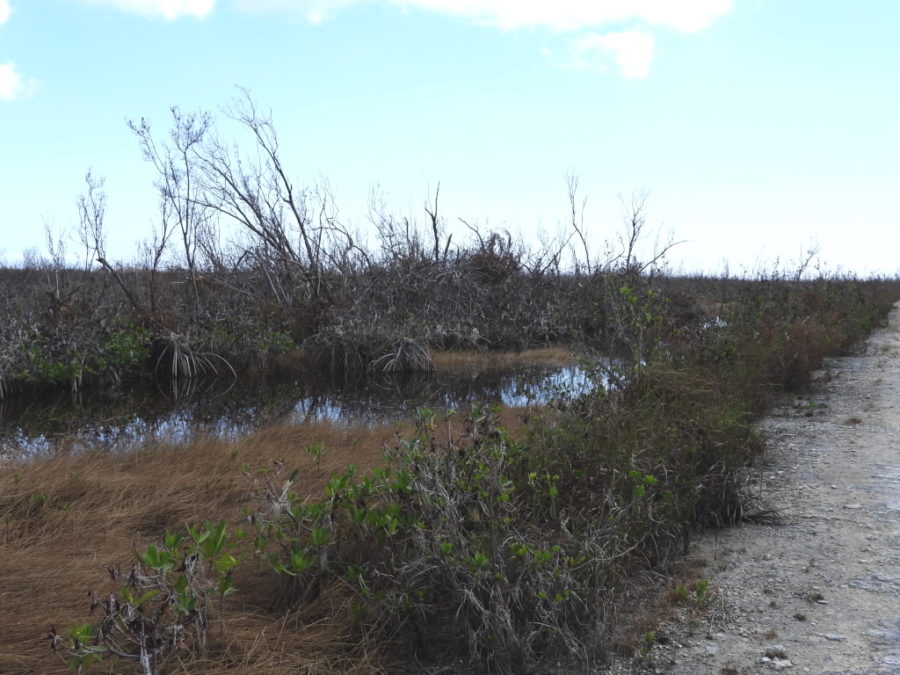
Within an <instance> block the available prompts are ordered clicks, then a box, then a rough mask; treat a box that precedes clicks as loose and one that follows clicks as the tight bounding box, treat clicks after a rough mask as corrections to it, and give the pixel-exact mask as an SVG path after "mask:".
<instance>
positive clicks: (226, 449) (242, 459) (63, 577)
mask: <svg viewBox="0 0 900 675" xmlns="http://www.w3.org/2000/svg"><path fill="white" fill-rule="evenodd" d="M395 433H396V429H394V428H392V427H387V428H380V429H352V430H343V429H337V428H334V427H331V426H329V425H324V424H318V425H304V426H296V427H281V428H271V429H265V430H262V431H260V432H259V433H256V434H254V435H252V436H250V437H247V438H244V439H240V440H237V441H233V442H227V441H220V440H207V441H202V442H199V443H196V444H194V445H192V446H190V447H188V448H172V447H158V448H153V449H148V450H143V451H140V452H135V453H133V454H128V455H123V456H118V457H116V456H109V455H103V454H99V453H96V454H82V455H79V456H73V457H56V458H52V459H47V460H44V461H39V462H35V463H31V464H24V465H18V466H16V465H7V466H4V467H3V468H2V469H0V673H56V672H66V668H65V666H64V664H63V663H62V662H61V660H60V657H59V655H57V654H54V653H51V650H50V647H49V641H48V640H47V638H46V635H47V631H48V629H49V628H50V627H51V626H56V627H58V628H59V629H60V631H64V630H65V629H67V628H68V625H69V623H70V622H72V621H80V622H84V621H87V620H88V619H89V618H90V617H89V615H88V605H89V603H88V589H89V588H94V589H96V590H97V591H98V593H104V592H108V591H110V590H112V588H111V587H110V584H111V582H110V581H109V576H108V574H107V572H106V567H107V566H108V565H122V566H123V567H125V568H126V569H127V566H128V565H129V564H130V553H131V551H132V549H134V548H136V547H138V546H142V545H146V543H148V542H150V541H153V540H155V539H157V538H159V537H160V536H161V535H162V533H163V531H164V530H167V529H169V530H172V529H178V528H181V527H183V526H185V525H187V524H190V523H198V522H202V521H204V520H218V519H220V518H225V519H226V520H227V521H228V522H229V524H230V525H231V527H232V528H233V527H234V526H235V525H236V524H237V523H239V521H240V519H241V517H242V513H241V511H242V508H243V507H245V506H248V505H249V503H250V494H249V485H248V483H247V482H246V481H245V480H244V479H243V477H242V467H243V466H244V465H247V466H250V467H260V466H270V465H271V463H272V461H273V460H282V461H284V462H286V463H287V464H289V465H290V466H297V467H300V468H301V474H300V477H299V478H298V482H297V486H298V489H299V490H302V491H305V492H307V493H308V494H310V495H316V494H319V493H320V492H321V490H322V486H323V485H324V482H325V480H326V478H327V476H328V475H329V474H330V473H331V472H334V471H338V470H342V469H344V468H346V467H347V466H348V465H349V464H354V465H356V466H358V467H359V468H360V469H366V468H369V467H373V466H375V465H376V464H378V463H379V462H380V461H381V455H380V450H381V447H382V443H383V442H385V441H387V442H390V441H391V440H392V437H393V436H394V434H395ZM316 443H324V444H325V445H326V446H327V448H328V452H327V453H326V454H325V455H324V456H323V457H321V459H320V460H317V458H315V457H313V456H311V455H310V454H308V453H306V452H305V448H307V447H309V446H311V445H314V444H316ZM243 567H244V570H243V572H242V573H241V575H240V576H239V577H238V578H237V579H236V585H237V586H238V591H239V592H238V593H236V594H234V595H233V596H231V597H230V598H229V599H228V602H227V603H226V607H225V611H224V613H223V619H224V629H223V627H222V624H221V623H218V622H214V623H213V625H212V628H211V635H210V642H209V648H208V650H207V651H208V653H207V654H206V655H205V656H203V657H202V658H200V659H195V660H191V661H190V662H187V661H186V662H185V663H184V664H181V665H178V666H177V667H175V668H174V669H173V672H190V673H201V672H223V671H225V670H229V671H232V672H246V673H281V672H284V673H288V672H290V673H298V672H309V673H338V672H348V671H350V670H353V671H354V672H357V671H358V672H370V673H375V672H380V671H381V666H380V665H379V663H380V662H382V659H381V658H378V659H376V658H374V656H373V654H372V653H370V651H371V650H368V649H367V647H366V645H365V644H364V642H363V643H362V644H361V641H360V639H359V636H355V635H352V634H351V633H352V625H351V623H350V622H349V621H330V620H328V619H329V616H330V615H331V614H336V615H340V614H344V615H346V614H347V612H346V610H345V611H343V612H342V611H341V608H340V603H341V602H342V600H341V598H335V597H332V598H331V599H330V600H327V599H326V600H323V601H322V602H323V603H326V604H325V605H323V606H321V607H318V608H307V611H305V612H304V615H305V616H304V617H303V618H304V619H305V618H307V617H308V616H310V612H313V613H315V614H318V615H319V617H318V620H315V621H311V622H309V623H306V622H304V623H303V624H302V625H301V624H300V623H299V618H298V617H296V616H285V615H284V613H283V612H280V611H276V610H274V609H273V607H274V606H275V604H276V603H275V602H274V600H275V598H274V597H273V593H275V592H277V588H276V587H275V586H274V585H273V583H272V579H271V577H272V575H270V574H266V573H265V571H264V570H263V568H262V567H260V568H259V569H255V566H254V565H253V564H252V563H251V564H249V565H245V566H243ZM329 602H330V603H331V605H332V606H328V605H327V603H329ZM101 671H102V669H101Z"/></svg>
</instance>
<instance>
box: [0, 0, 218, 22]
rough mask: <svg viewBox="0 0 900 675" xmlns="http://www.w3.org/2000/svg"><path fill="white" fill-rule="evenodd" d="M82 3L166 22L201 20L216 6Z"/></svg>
mask: <svg viewBox="0 0 900 675" xmlns="http://www.w3.org/2000/svg"><path fill="white" fill-rule="evenodd" d="M3 1H4V0H0V2H3ZM82 2H85V3H87V4H90V5H99V6H105V7H112V8H114V9H118V10H122V11H125V12H133V13H135V14H142V15H144V16H149V17H162V18H164V19H167V20H168V21H174V20H175V19H179V18H181V17H182V16H193V17H195V18H198V19H203V18H205V17H206V16H208V15H209V14H210V13H211V12H212V11H213V9H215V6H216V0H82Z"/></svg>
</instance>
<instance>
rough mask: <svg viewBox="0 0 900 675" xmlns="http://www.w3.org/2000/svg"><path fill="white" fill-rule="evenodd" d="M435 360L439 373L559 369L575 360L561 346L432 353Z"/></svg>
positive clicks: (432, 358) (570, 353) (569, 352)
mask: <svg viewBox="0 0 900 675" xmlns="http://www.w3.org/2000/svg"><path fill="white" fill-rule="evenodd" d="M431 360H432V362H433V363H434V367H435V368H436V369H437V370H438V371H439V372H450V373H454V372H463V373H471V372H473V371H480V372H491V371H495V370H511V369H514V368H522V367H528V366H540V367H546V368H558V367H562V366H570V365H572V364H573V363H575V358H574V356H572V352H571V351H569V350H567V349H562V348H560V347H547V348H545V349H527V350H525V351H521V352H494V351H490V352H488V351H452V352H438V351H433V352H431Z"/></svg>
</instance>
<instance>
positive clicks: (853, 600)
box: [606, 303, 900, 675]
mask: <svg viewBox="0 0 900 675" xmlns="http://www.w3.org/2000/svg"><path fill="white" fill-rule="evenodd" d="M813 391H814V393H813V394H811V395H810V396H809V397H808V398H805V399H796V400H788V401H785V402H784V403H783V404H782V405H781V406H779V407H778V408H777V409H776V410H775V411H773V413H772V415H771V416H770V417H769V418H767V419H766V420H764V421H763V423H762V428H763V429H764V431H765V433H766V434H767V435H768V437H769V438H770V448H769V450H767V452H766V454H765V455H764V457H763V458H762V462H761V465H760V466H759V467H758V468H757V469H755V470H754V472H753V475H752V476H749V477H748V480H749V481H750V482H751V483H753V487H754V488H755V489H759V492H760V495H761V496H762V497H763V498H764V500H765V502H766V504H767V505H769V506H771V507H774V508H776V509H778V510H779V511H780V512H781V514H782V520H781V522H780V523H779V524H777V525H743V526H741V527H738V528H734V529H730V530H723V531H719V532H714V533H710V534H708V535H705V536H703V537H702V538H700V539H699V540H697V541H696V542H694V545H693V546H692V550H691V558H693V559H695V560H696V561H698V564H700V565H702V568H701V569H700V575H701V577H702V578H705V579H708V580H709V589H710V590H709V591H708V592H707V593H705V594H704V596H703V597H702V598H700V599H698V597H697V596H696V594H695V593H693V592H691V594H690V597H689V598H688V599H687V600H686V601H685V602H684V603H683V604H684V605H685V607H683V608H681V607H678V608H676V610H675V613H676V618H675V619H672V620H670V621H668V622H667V623H663V625H661V626H660V627H659V628H658V629H657V630H656V631H655V633H654V636H655V638H656V640H655V641H652V640H650V639H648V648H647V650H646V651H647V653H646V654H645V655H644V658H643V659H636V660H634V661H631V662H627V663H626V662H620V663H615V664H613V665H612V666H611V669H610V670H608V671H606V672H609V673H629V672H630V673H690V674H691V675H694V674H705V673H714V674H716V675H720V674H728V673H735V674H736V673H765V672H773V671H775V672H779V671H780V672H785V673H817V674H823V673H854V674H860V675H861V674H863V673H866V674H868V673H897V674H900V303H898V306H897V308H895V309H894V311H893V312H892V313H891V316H890V319H889V323H888V326H887V327H886V328H883V329H880V330H878V331H876V332H875V333H874V334H873V335H872V336H871V338H870V339H869V341H868V342H867V344H866V348H865V351H864V353H862V354H860V355H859V356H853V357H847V358H838V359H832V360H829V361H828V362H827V363H826V368H825V370H824V371H823V372H822V373H820V377H819V383H818V386H816V387H815V388H814V390H813ZM689 590H690V591H693V587H689ZM675 604H676V605H678V603H677V602H676V603H675ZM651 642H652V647H650V643H651Z"/></svg>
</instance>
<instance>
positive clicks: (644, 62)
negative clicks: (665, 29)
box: [572, 30, 653, 79]
mask: <svg viewBox="0 0 900 675" xmlns="http://www.w3.org/2000/svg"><path fill="white" fill-rule="evenodd" d="M572 52H573V56H574V58H575V65H576V67H578V68H581V69H585V70H599V71H601V72H605V71H606V70H608V66H607V62H608V59H609V58H612V60H613V61H615V62H616V65H618V66H619V69H620V70H621V71H622V75H623V76H624V77H627V78H629V79H643V78H645V77H647V76H648V75H649V74H650V64H651V62H652V61H653V36H652V35H650V34H648V33H644V32H642V31H638V30H628V31H623V32H620V33H606V34H604V35H598V34H597V33H588V34H586V35H582V36H581V37H579V38H576V39H575V40H573V41H572Z"/></svg>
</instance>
